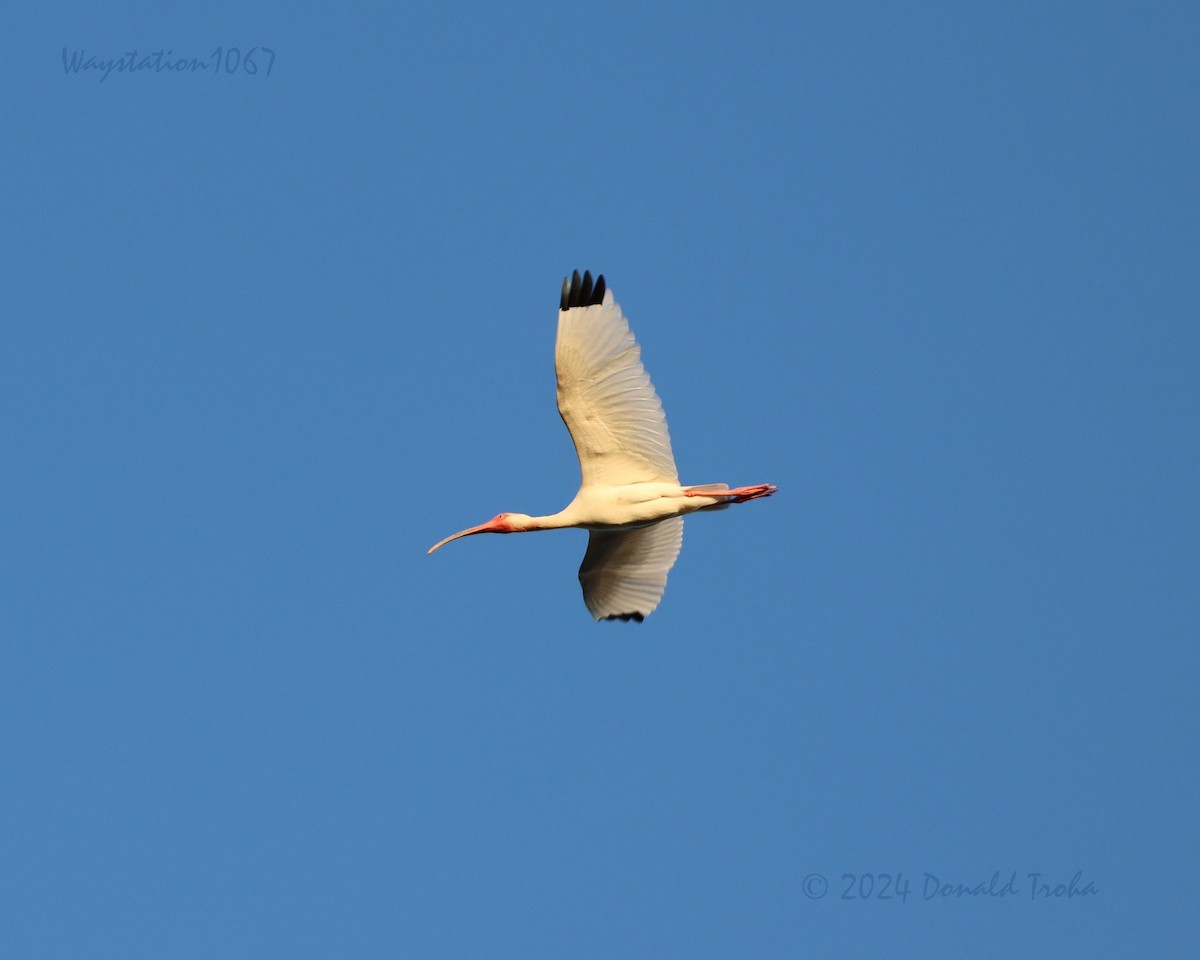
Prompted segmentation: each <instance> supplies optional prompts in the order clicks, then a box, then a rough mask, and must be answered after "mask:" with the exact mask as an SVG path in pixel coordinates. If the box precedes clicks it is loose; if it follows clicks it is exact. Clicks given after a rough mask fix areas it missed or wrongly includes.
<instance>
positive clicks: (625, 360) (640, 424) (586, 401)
mask: <svg viewBox="0 0 1200 960" xmlns="http://www.w3.org/2000/svg"><path fill="white" fill-rule="evenodd" d="M559 307H560V309H559V313H558V342H557V344H556V346H555V350H554V366H555V370H556V371H557V373H558V412H559V413H560V414H561V415H562V418H563V423H565V424H566V425H567V430H568V431H570V434H571V439H572V440H573V441H574V442H575V453H576V454H577V455H578V457H579V469H580V472H581V473H582V474H583V485H584V486H588V485H589V484H625V483H648V482H655V481H658V482H669V483H678V482H679V474H678V473H677V471H676V469H675V457H674V456H673V455H672V454H671V437H670V435H669V434H668V433H667V418H666V416H665V415H664V414H663V408H662V403H661V402H660V401H659V399H658V394H656V393H655V392H654V387H653V385H652V384H651V383H650V377H649V376H648V375H647V374H646V371H645V369H644V368H643V367H642V361H641V350H640V349H639V348H638V345H637V341H636V340H634V339H633V334H632V333H630V332H629V324H628V323H627V322H626V321H625V317H624V316H622V315H621V308H620V307H618V306H617V304H616V302H615V301H614V300H613V295H612V291H611V290H606V289H605V286H604V277H599V278H598V279H597V280H596V284H595V286H592V277H591V274H590V273H585V274H584V276H583V280H582V281H581V280H580V277H579V272H578V271H576V272H575V275H574V277H573V278H571V279H570V280H564V281H563V293H562V301H561V302H560V304H559Z"/></svg>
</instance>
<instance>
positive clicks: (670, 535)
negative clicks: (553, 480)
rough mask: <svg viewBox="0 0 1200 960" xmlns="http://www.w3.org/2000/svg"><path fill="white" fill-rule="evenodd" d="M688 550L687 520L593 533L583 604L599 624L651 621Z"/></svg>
mask: <svg viewBox="0 0 1200 960" xmlns="http://www.w3.org/2000/svg"><path fill="white" fill-rule="evenodd" d="M682 544H683V517H670V518H668V519H666V520H660V521H659V522H658V523H655V524H651V525H650V526H648V527H632V528H629V529H624V530H593V531H591V533H590V534H589V535H588V548H587V553H585V554H584V555H583V563H582V565H581V566H580V567H579V583H580V586H582V587H583V602H584V603H586V604H587V608H588V610H590V611H591V613H592V616H593V617H595V618H596V619H597V620H638V621H641V620H642V619H644V618H645V617H647V616H649V615H650V614H651V613H652V612H653V611H654V608H655V607H657V606H658V601H659V600H661V599H662V595H663V591H664V590H666V589H667V574H668V573H670V571H671V567H673V566H674V565H675V558H676V557H678V556H679V548H680V546H681V545H682Z"/></svg>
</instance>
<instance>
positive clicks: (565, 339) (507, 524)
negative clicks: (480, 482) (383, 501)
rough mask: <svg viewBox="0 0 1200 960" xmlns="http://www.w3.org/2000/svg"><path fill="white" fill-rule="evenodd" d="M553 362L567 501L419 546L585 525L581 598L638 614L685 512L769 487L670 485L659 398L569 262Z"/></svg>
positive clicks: (608, 303)
mask: <svg viewBox="0 0 1200 960" xmlns="http://www.w3.org/2000/svg"><path fill="white" fill-rule="evenodd" d="M554 366H555V370H556V372H557V374H558V412H559V414H561V416H562V419H563V423H565V424H566V425H567V430H568V431H569V432H570V434H571V439H572V440H573V441H574V443H575V453H576V455H578V457H579V469H580V472H581V473H582V475H583V482H582V484H581V485H580V487H579V493H577V494H576V495H575V499H574V500H572V501H571V502H570V503H569V504H568V505H567V507H566V509H564V510H561V511H559V512H558V513H555V514H552V515H550V516H548V517H531V516H528V515H527V514H524V513H501V514H499V515H497V516H495V517H493V518H492V519H491V520H489V521H488V522H487V523H481V524H480V525H479V526H477V527H470V528H468V529H466V530H462V531H460V532H458V533H456V534H454V535H452V536H449V537H446V539H445V540H440V541H438V542H437V543H435V544H434V545H433V546H432V547H430V548H429V553H433V552H434V551H435V550H437V549H438V548H439V547H442V546H445V545H446V544H447V543H449V542H450V541H451V540H457V539H458V538H459V537H469V536H471V535H472V534H476V533H523V532H525V531H528V530H557V529H560V528H563V527H582V528H583V529H585V530H587V531H589V533H588V547H587V553H585V554H584V557H583V565H582V566H580V568H579V583H580V585H581V586H582V587H583V602H584V603H585V604H586V605H587V608H588V610H590V611H591V614H592V616H593V617H595V618H596V619H597V620H637V621H639V622H640V621H641V620H643V619H644V618H645V617H647V616H648V615H649V614H650V613H651V612H653V610H654V609H655V607H657V606H658V603H659V601H660V600H661V599H662V595H663V591H664V590H665V589H666V586H667V574H668V573H669V572H670V570H671V567H672V566H674V564H675V558H676V557H678V556H679V547H680V545H681V544H682V543H683V517H684V514H688V513H695V512H696V511H697V510H723V509H724V508H726V507H728V506H729V505H730V504H731V503H743V502H744V501H746V500H755V499H757V498H759V497H769V496H770V495H771V494H773V493H774V492H775V487H774V486H773V485H772V484H769V483H760V484H757V485H755V486H750V487H736V488H734V489H732V490H731V489H730V488H729V485H728V484H726V483H709V484H702V485H700V486H690V487H685V486H681V485H680V483H679V473H678V471H677V470H676V469H675V457H674V455H673V454H672V453H671V438H670V436H669V435H668V434H667V418H666V416H665V415H664V414H663V408H662V402H661V401H660V400H659V399H658V394H657V393H655V392H654V387H653V386H652V385H651V383H650V377H649V376H648V375H647V374H646V371H645V369H644V368H643V367H642V360H641V350H640V349H639V347H638V345H637V342H636V341H635V340H634V339H633V334H632V333H631V332H630V330H629V324H628V323H627V322H626V320H625V317H624V315H623V314H622V313H621V308H620V307H618V306H617V303H616V301H615V300H614V299H613V295H612V291H611V290H609V289H608V288H607V287H606V286H605V283H604V277H603V276H599V277H597V278H596V282H595V284H593V283H592V275H591V273H587V272H585V273H584V275H583V277H582V278H580V276H579V271H578V270H576V271H575V273H574V275H573V276H571V277H567V278H565V279H564V280H563V286H562V299H561V300H560V302H559V310H558V342H557V344H556V346H555V349H554Z"/></svg>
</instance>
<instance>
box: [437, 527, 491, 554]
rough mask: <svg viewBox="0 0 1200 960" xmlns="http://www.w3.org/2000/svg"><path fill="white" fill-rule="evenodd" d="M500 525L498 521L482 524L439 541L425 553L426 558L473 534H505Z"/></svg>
mask: <svg viewBox="0 0 1200 960" xmlns="http://www.w3.org/2000/svg"><path fill="white" fill-rule="evenodd" d="M504 532H505V531H504V530H502V529H501V527H500V524H499V523H498V522H497V521H496V520H489V521H488V522H487V523H481V524H480V525H479V526H477V527H468V528H467V529H466V530H460V531H459V532H458V533H453V534H451V535H450V536H448V537H447V538H446V539H445V540H439V541H438V542H437V543H435V544H434V545H433V546H432V547H430V548H429V549H428V550H426V551H425V556H429V555H430V554H431V553H433V551H434V550H437V549H438V548H439V547H444V546H445V545H446V544H448V543H449V542H450V541H451V540H457V539H458V538H459V537H469V536H471V534H473V533H504Z"/></svg>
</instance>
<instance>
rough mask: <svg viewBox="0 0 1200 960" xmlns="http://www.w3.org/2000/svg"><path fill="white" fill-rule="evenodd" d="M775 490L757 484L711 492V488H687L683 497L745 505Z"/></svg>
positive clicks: (767, 495) (770, 486) (771, 484)
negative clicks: (708, 498) (706, 498)
mask: <svg viewBox="0 0 1200 960" xmlns="http://www.w3.org/2000/svg"><path fill="white" fill-rule="evenodd" d="M775 490H776V487H775V485H774V484H773V483H759V484H756V485H755V486H753V487H734V488H733V489H732V490H713V489H712V488H711V487H707V488H706V487H688V488H687V489H686V490H684V491H683V495H684V496H685V497H710V498H712V499H716V500H722V501H723V502H725V503H745V502H746V501H747V500H757V499H758V498H759V497H769V496H770V495H771V494H773V493H774V492H775Z"/></svg>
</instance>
